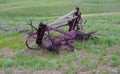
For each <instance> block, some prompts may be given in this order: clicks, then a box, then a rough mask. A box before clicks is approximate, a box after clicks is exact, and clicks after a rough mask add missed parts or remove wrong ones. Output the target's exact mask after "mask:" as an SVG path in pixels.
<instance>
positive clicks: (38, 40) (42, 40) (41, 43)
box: [26, 7, 97, 52]
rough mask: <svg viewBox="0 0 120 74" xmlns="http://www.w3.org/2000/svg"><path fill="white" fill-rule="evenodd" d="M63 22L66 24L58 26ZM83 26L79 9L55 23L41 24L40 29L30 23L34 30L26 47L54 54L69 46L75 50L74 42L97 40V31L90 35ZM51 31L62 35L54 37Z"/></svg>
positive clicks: (29, 35)
mask: <svg viewBox="0 0 120 74" xmlns="http://www.w3.org/2000/svg"><path fill="white" fill-rule="evenodd" d="M63 22H64V24H62V25H59V26H56V25H57V24H60V23H63ZM82 24H83V22H82V17H81V12H79V8H78V7H76V9H75V10H72V11H71V12H69V13H68V14H66V15H64V16H62V17H60V18H58V19H57V20H55V21H54V22H53V23H50V24H44V23H42V22H41V23H40V24H39V27H38V28H36V27H34V26H33V25H32V21H30V23H29V25H30V26H31V28H32V32H30V33H28V37H27V39H26V46H27V47H28V48H29V49H36V48H38V47H44V48H46V49H47V50H49V51H53V52H57V51H58V49H59V47H60V46H68V47H70V48H71V49H72V50H74V46H73V45H72V42H73V41H74V40H79V41H83V40H87V39H90V38H91V39H93V40H94V39H95V38H97V37H96V36H95V33H96V31H94V32H89V33H85V32H83V25H82ZM65 26H67V27H65ZM62 27H63V28H66V29H67V32H66V31H63V30H62V29H61V28H62ZM51 31H55V32H57V33H60V34H61V35H60V36H56V37H53V35H54V34H52V33H51Z"/></svg>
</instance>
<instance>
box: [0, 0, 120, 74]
mask: <svg viewBox="0 0 120 74" xmlns="http://www.w3.org/2000/svg"><path fill="white" fill-rule="evenodd" d="M76 4H78V5H77V6H79V7H80V8H81V11H82V13H83V19H87V20H88V22H87V24H84V27H85V32H89V31H96V30H97V31H98V32H97V34H98V37H99V40H98V41H97V42H94V41H92V40H88V41H83V42H78V41H75V42H74V43H73V44H74V46H75V49H76V50H75V51H74V52H68V53H65V54H60V55H56V54H54V53H51V52H48V53H40V52H41V51H40V50H33V51H31V50H28V49H27V48H26V46H25V42H24V40H25V36H26V33H18V32H16V31H5V30H2V29H0V51H1V52H0V56H1V57H0V71H1V69H3V70H7V69H8V68H13V67H15V68H21V67H23V68H25V69H26V70H25V71H28V70H29V69H30V71H31V72H33V71H37V70H40V71H42V70H43V71H45V72H46V73H47V71H46V70H48V71H49V70H51V69H52V70H53V69H54V70H55V71H61V73H63V74H75V73H81V72H83V73H99V71H101V69H102V68H103V67H105V69H104V70H102V71H101V73H102V74H108V73H114V72H112V71H111V70H109V68H113V70H115V71H116V72H117V73H118V72H120V70H119V68H120V58H119V56H120V51H119V50H120V47H119V42H120V38H119V37H120V21H119V20H120V10H119V8H120V3H119V0H105V1H104V0H92V1H91V0H78V3H76ZM75 6H76V5H75V4H74V3H72V1H70V0H52V1H49V0H34V1H32V0H21V1H18V0H0V24H2V25H4V26H8V27H11V28H19V27H23V28H24V29H28V30H30V27H29V26H28V25H27V23H28V21H29V20H33V23H34V25H35V26H36V27H37V26H38V24H39V23H40V21H43V22H44V23H50V22H53V21H54V20H55V19H56V18H58V17H59V16H61V15H64V14H66V13H67V12H69V11H71V10H72V9H74V8H75ZM102 13H105V14H102ZM115 45H117V46H116V47H115ZM6 48H7V49H8V50H9V51H12V52H13V53H16V52H18V53H16V55H13V56H8V55H9V51H4V49H6ZM23 49H25V51H21V50H23ZM7 52H8V55H5V54H4V53H7ZM111 52H112V53H111ZM53 72H54V71H53ZM5 73H8V74H14V71H13V70H11V69H10V70H8V71H5Z"/></svg>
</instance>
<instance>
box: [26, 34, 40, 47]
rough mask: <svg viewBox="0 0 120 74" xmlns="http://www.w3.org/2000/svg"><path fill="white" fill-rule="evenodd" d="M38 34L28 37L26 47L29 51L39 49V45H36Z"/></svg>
mask: <svg viewBox="0 0 120 74" xmlns="http://www.w3.org/2000/svg"><path fill="white" fill-rule="evenodd" d="M36 38H37V33H33V34H30V35H28V36H27V39H26V42H25V43H26V46H27V47H28V48H29V49H39V46H38V44H36Z"/></svg>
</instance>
